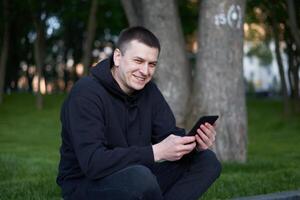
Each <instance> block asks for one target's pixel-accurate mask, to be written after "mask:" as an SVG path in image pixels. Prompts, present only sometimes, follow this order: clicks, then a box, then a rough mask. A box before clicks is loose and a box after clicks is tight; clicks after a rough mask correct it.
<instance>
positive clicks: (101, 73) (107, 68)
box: [90, 56, 143, 103]
mask: <svg viewBox="0 0 300 200" xmlns="http://www.w3.org/2000/svg"><path fill="white" fill-rule="evenodd" d="M112 66H113V58H112V56H111V57H109V58H107V59H105V60H103V61H101V62H99V63H98V64H97V65H96V66H95V67H93V68H92V69H91V71H90V72H91V75H92V76H93V77H94V78H95V79H96V80H97V81H98V82H100V83H101V85H103V86H104V87H105V89H106V90H108V91H109V92H110V93H111V94H112V95H114V96H116V97H118V98H120V99H123V100H124V101H126V102H129V103H133V102H135V101H136V100H137V98H138V97H139V96H140V95H141V93H142V91H143V90H139V91H135V92H134V93H133V94H131V95H128V94H126V93H125V92H124V91H123V90H122V89H121V88H120V86H119V84H118V83H117V81H116V80H115V79H114V77H113V76H112V73H111V68H112Z"/></svg>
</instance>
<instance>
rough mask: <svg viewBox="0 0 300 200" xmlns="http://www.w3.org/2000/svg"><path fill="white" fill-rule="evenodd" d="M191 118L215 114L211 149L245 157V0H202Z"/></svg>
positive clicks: (224, 157)
mask: <svg viewBox="0 0 300 200" xmlns="http://www.w3.org/2000/svg"><path fill="white" fill-rule="evenodd" d="M200 4H201V5H200V7H199V13H200V19H199V21H198V23H199V25H198V31H199V32H198V44H199V51H198V54H197V65H196V71H195V78H194V82H193V92H192V94H193V96H194V98H193V100H192V105H193V106H192V109H191V118H192V119H193V120H191V121H195V119H196V118H197V117H199V115H207V114H218V115H219V116H220V118H219V120H218V126H217V132H218V137H217V140H216V145H215V147H214V150H215V151H216V152H217V155H218V156H219V157H220V158H221V159H222V160H226V161H228V160H232V161H241V162H244V161H246V153H247V118H246V105H245V89H244V81H243V21H244V9H245V0H242V1H241V0H230V1H222V2H220V1H218V0H202V1H201V3H200Z"/></svg>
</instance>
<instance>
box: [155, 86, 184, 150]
mask: <svg viewBox="0 0 300 200" xmlns="http://www.w3.org/2000/svg"><path fill="white" fill-rule="evenodd" d="M153 85H154V84H153ZM153 94H154V98H153V106H152V108H153V111H152V128H153V131H152V142H153V143H154V144H155V143H158V142H160V141H162V140H163V139H165V138H166V137H168V136H169V135H170V134H174V135H178V136H183V135H185V130H184V129H182V128H178V127H176V120H175V117H174V114H173V112H172V110H171V108H170V106H169V105H168V103H167V101H166V100H165V98H164V97H163V95H162V94H161V92H160V91H159V89H158V88H157V86H156V85H154V87H153Z"/></svg>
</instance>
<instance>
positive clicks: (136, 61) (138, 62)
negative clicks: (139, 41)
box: [134, 60, 142, 64]
mask: <svg viewBox="0 0 300 200" xmlns="http://www.w3.org/2000/svg"><path fill="white" fill-rule="evenodd" d="M134 62H135V63H137V64H141V63H142V61H141V60H134Z"/></svg>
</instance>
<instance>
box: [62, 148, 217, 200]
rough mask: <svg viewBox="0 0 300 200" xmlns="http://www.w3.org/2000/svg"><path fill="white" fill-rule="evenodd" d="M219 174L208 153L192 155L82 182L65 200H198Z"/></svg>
mask: <svg viewBox="0 0 300 200" xmlns="http://www.w3.org/2000/svg"><path fill="white" fill-rule="evenodd" d="M220 173H221V164H220V162H219V161H218V160H217V158H216V156H215V154H214V153H213V152H212V151H210V150H206V151H203V152H193V153H191V154H189V155H187V156H185V157H183V158H182V159H181V160H179V161H176V162H162V163H155V164H154V165H153V166H151V167H149V168H148V167H145V166H142V165H133V166H129V167H127V168H124V169H122V170H120V171H118V172H115V173H114V174H112V175H109V176H107V177H105V178H102V179H100V180H87V179H86V180H83V181H81V182H80V183H79V184H78V186H77V187H76V189H74V191H73V192H72V194H70V196H69V197H65V199H90V200H94V199H95V200H96V199H97V200H98V199H101V200H119V199H124V200H125V199H126V200H138V199H139V200H161V199H166V200H167V199H170V200H177V199H178V200H185V199H198V198H199V197H200V196H201V195H202V194H203V193H204V192H205V191H206V190H207V189H208V188H209V186H211V184H212V183H213V182H214V181H215V180H216V179H217V178H218V177H219V175H220Z"/></svg>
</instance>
